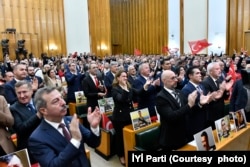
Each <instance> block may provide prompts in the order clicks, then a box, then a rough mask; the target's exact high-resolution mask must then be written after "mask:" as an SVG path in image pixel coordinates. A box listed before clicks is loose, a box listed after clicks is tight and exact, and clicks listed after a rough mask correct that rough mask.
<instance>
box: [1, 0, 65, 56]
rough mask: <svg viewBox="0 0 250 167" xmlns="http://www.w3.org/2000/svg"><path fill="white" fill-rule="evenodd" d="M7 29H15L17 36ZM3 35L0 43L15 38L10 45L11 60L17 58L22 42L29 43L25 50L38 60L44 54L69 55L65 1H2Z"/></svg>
mask: <svg viewBox="0 0 250 167" xmlns="http://www.w3.org/2000/svg"><path fill="white" fill-rule="evenodd" d="M6 28H15V29H16V34H14V36H13V34H11V35H9V34H6V32H5V30H6ZM0 32H1V36H0V40H2V39H4V38H5V37H7V38H11V37H13V38H11V40H10V42H11V43H10V42H9V51H10V57H11V59H15V57H16V56H15V49H16V47H17V44H16V42H17V40H19V39H25V40H26V42H25V48H26V49H27V50H28V52H29V53H30V52H32V53H33V54H34V55H35V56H36V57H40V55H41V53H42V52H45V53H48V54H49V55H55V54H60V55H61V54H63V55H66V53H67V52H66V39H65V38H66V37H65V26H64V11H63V0H53V1H51V0H15V1H14V0H12V1H10V0H0ZM50 46H53V50H51V49H50ZM0 48H1V47H0ZM2 59H3V57H2V48H1V50H0V60H2Z"/></svg>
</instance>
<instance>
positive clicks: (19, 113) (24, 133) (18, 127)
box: [10, 80, 42, 162]
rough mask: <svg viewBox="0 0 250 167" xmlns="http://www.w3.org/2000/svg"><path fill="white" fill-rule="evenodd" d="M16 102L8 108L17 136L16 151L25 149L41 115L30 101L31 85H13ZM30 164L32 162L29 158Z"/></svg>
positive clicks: (24, 82) (24, 83)
mask: <svg viewBox="0 0 250 167" xmlns="http://www.w3.org/2000/svg"><path fill="white" fill-rule="evenodd" d="M15 91H16V94H17V98H18V101H16V102H15V103H14V104H12V105H11V106H10V111H11V113H12V115H13V117H14V126H13V129H14V131H15V132H16V134H17V150H21V149H24V148H27V146H28V139H29V137H30V135H31V133H32V132H33V131H34V130H35V128H36V127H37V126H38V125H39V124H40V122H41V118H42V115H41V113H39V112H36V109H35V106H34V102H33V100H32V94H33V91H32V85H31V83H30V82H28V81H26V80H23V81H18V82H17V83H16V84H15ZM31 162H34V161H33V159H32V157H31Z"/></svg>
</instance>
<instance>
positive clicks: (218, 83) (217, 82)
mask: <svg viewBox="0 0 250 167" xmlns="http://www.w3.org/2000/svg"><path fill="white" fill-rule="evenodd" d="M215 83H216V86H217V88H220V81H219V80H218V79H217V80H216V81H215Z"/></svg>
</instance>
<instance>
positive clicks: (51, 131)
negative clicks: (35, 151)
mask: <svg viewBox="0 0 250 167" xmlns="http://www.w3.org/2000/svg"><path fill="white" fill-rule="evenodd" d="M40 126H41V128H42V130H43V131H45V133H44V134H45V135H48V136H47V137H45V138H49V139H50V140H53V141H54V142H55V143H57V142H60V143H61V144H62V145H65V143H68V141H67V140H66V138H65V137H63V136H62V135H61V134H60V132H59V131H58V130H57V129H55V128H54V127H52V126H51V125H50V124H48V123H47V122H46V121H45V120H42V122H41V125H40ZM66 126H68V125H67V124H66Z"/></svg>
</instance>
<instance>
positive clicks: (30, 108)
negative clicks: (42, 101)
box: [27, 103, 36, 113]
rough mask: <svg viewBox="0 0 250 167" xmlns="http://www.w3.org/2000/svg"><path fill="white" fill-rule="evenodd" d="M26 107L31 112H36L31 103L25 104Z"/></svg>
mask: <svg viewBox="0 0 250 167" xmlns="http://www.w3.org/2000/svg"><path fill="white" fill-rule="evenodd" d="M27 107H28V109H29V110H30V111H32V112H33V113H36V110H35V109H34V107H33V105H32V104H30V103H29V104H27Z"/></svg>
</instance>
